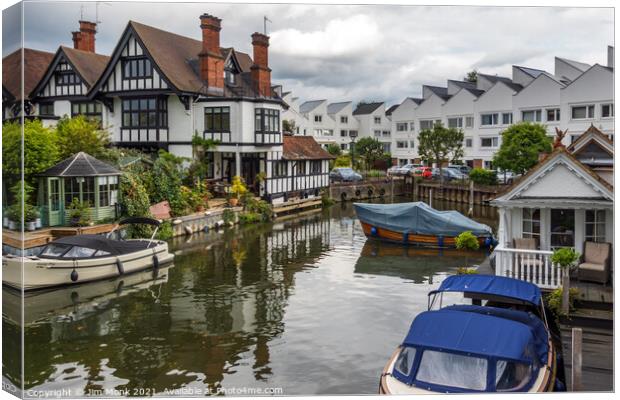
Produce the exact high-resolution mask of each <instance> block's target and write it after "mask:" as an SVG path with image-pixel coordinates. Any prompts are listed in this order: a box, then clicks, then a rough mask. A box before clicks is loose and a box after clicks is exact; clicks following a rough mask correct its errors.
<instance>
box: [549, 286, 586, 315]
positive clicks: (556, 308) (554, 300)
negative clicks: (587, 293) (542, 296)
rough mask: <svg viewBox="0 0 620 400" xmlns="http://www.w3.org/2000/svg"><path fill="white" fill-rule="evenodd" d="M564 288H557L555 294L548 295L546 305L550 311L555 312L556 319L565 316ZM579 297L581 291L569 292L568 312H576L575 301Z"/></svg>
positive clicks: (573, 289)
mask: <svg viewBox="0 0 620 400" xmlns="http://www.w3.org/2000/svg"><path fill="white" fill-rule="evenodd" d="M562 293H563V290H562V288H561V287H560V288H557V289H555V290H554V291H553V292H551V293H549V294H547V295H546V300H547V301H546V303H547V307H549V310H551V312H553V314H554V315H555V317H556V319H557V318H559V317H560V316H565V314H564V313H563V312H562ZM577 296H579V290H578V289H577V288H570V289H569V290H568V312H569V313H570V312H571V311H574V310H575V299H576V298H577Z"/></svg>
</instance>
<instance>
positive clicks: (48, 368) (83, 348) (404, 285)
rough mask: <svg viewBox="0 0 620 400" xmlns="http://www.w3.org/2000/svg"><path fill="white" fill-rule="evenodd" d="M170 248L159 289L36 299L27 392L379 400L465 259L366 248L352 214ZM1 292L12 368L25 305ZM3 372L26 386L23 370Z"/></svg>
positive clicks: (28, 329) (143, 285)
mask: <svg viewBox="0 0 620 400" xmlns="http://www.w3.org/2000/svg"><path fill="white" fill-rule="evenodd" d="M170 248H171V250H172V251H174V252H175V254H177V256H176V258H175V266H174V268H171V269H170V270H166V271H163V270H162V271H160V272H162V273H163V272H165V273H163V274H160V275H159V276H158V278H157V279H154V278H153V277H152V276H151V275H148V273H145V274H142V275H140V274H139V275H135V276H134V275H132V276H127V277H124V278H123V284H122V285H121V284H120V282H119V281H118V280H117V281H108V282H100V283H96V284H90V285H84V286H80V287H75V288H70V289H63V290H56V291H49V292H45V293H38V294H36V295H31V296H28V297H27V298H26V299H25V307H26V308H25V310H26V312H25V316H24V317H25V322H26V326H25V328H24V335H25V341H26V352H25V365H24V369H25V387H26V388H27V389H28V388H31V389H37V390H38V389H45V390H50V389H58V388H71V389H72V390H73V394H74V395H76V396H77V395H80V394H81V393H84V392H86V393H90V394H95V395H99V396H105V395H106V392H105V390H106V389H117V390H129V392H128V394H130V395H132V394H141V393H140V392H134V391H133V390H134V389H145V388H148V389H149V390H152V391H153V392H156V393H158V394H166V393H169V392H166V391H170V390H175V389H181V388H192V387H195V388H196V387H197V388H202V390H203V393H204V390H205V389H206V388H208V389H209V390H211V391H212V392H216V391H217V390H218V388H232V387H237V388H241V387H249V388H267V387H281V388H282V389H283V391H284V392H283V393H284V394H289V395H292V394H320V393H352V394H354V393H375V392H376V390H377V387H376V386H377V377H378V375H379V373H380V371H381V368H382V367H383V363H384V362H385V359H386V357H388V356H389V355H390V354H391V352H392V350H393V348H394V346H395V345H396V344H398V342H399V341H400V340H402V335H403V334H404V332H405V331H406V328H407V326H408V325H409V323H410V321H411V316H412V315H415V314H416V313H418V312H420V311H422V310H424V309H425V307H426V294H427V292H428V290H429V289H431V288H434V287H436V285H437V284H438V283H439V282H440V281H441V279H442V277H444V276H447V275H448V274H450V273H453V269H454V268H456V267H458V266H461V265H460V264H461V263H462V261H463V258H462V255H461V254H457V253H449V252H444V253H443V255H441V256H440V255H439V254H436V253H428V252H427V251H425V250H423V249H415V248H403V247H401V246H398V245H388V244H384V243H380V242H367V241H366V238H365V236H364V235H363V232H362V230H361V226H360V224H359V222H358V221H357V220H356V218H355V215H354V211H353V209H352V207H351V205H350V204H348V205H346V204H345V205H344V206H341V205H336V206H334V207H331V208H330V209H329V210H326V211H319V212H318V213H316V214H315V215H313V216H308V217H303V218H297V219H292V220H290V221H286V222H277V223H271V224H260V225H254V226H249V227H235V228H231V229H224V230H221V231H211V232H209V233H201V234H198V235H194V236H192V237H191V238H189V240H186V239H185V238H177V239H175V240H173V241H172V242H171V244H170ZM482 258H483V255H480V254H474V255H471V256H470V257H469V260H470V263H475V262H478V261H481V259H482ZM3 295H4V296H3V327H4V334H5V345H4V346H5V352H4V355H5V359H6V357H7V356H11V357H17V354H18V351H17V350H13V349H18V345H19V342H20V334H19V329H18V325H17V324H16V322H17V321H19V320H20V316H19V303H20V301H19V296H16V295H15V293H6V291H3ZM395 304H397V305H399V306H398V307H397V308H395V307H394V305H395ZM6 343H8V344H6ZM7 349H8V350H9V351H8V352H7ZM5 367H6V363H5ZM5 375H6V376H9V377H13V378H14V377H16V376H19V367H18V366H10V367H9V368H5ZM147 394H148V393H147Z"/></svg>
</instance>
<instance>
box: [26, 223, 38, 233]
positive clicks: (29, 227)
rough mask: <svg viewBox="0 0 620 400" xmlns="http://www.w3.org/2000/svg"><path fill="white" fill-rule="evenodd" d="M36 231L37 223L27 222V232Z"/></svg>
mask: <svg viewBox="0 0 620 400" xmlns="http://www.w3.org/2000/svg"><path fill="white" fill-rule="evenodd" d="M35 229H37V223H36V222H34V221H27V222H26V230H27V231H34V230H35Z"/></svg>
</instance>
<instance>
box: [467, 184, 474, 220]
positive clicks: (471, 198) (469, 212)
mask: <svg viewBox="0 0 620 400" xmlns="http://www.w3.org/2000/svg"><path fill="white" fill-rule="evenodd" d="M473 214H474V181H471V180H470V181H469V209H468V210H467V215H469V216H470V217H471V216H472V215H473Z"/></svg>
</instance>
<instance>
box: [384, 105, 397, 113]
mask: <svg viewBox="0 0 620 400" xmlns="http://www.w3.org/2000/svg"><path fill="white" fill-rule="evenodd" d="M398 106H400V104H394V105H393V106H392V107H390V108H388V109H387V110H386V111H385V115H392V113H393V112H394V110H396V109H397V108H398Z"/></svg>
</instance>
